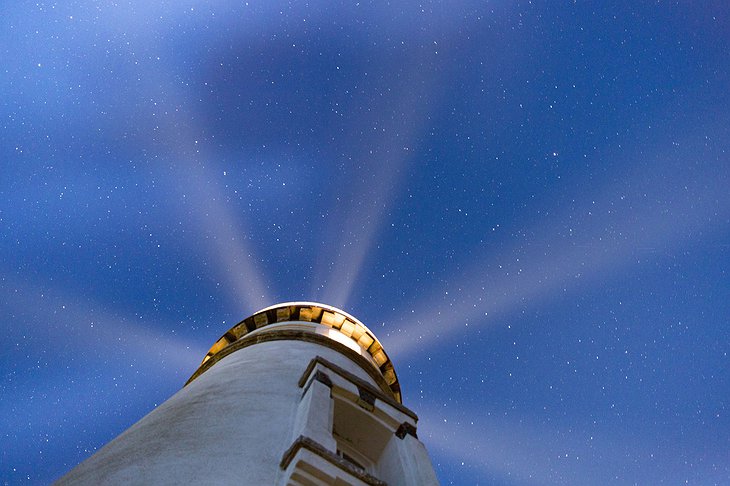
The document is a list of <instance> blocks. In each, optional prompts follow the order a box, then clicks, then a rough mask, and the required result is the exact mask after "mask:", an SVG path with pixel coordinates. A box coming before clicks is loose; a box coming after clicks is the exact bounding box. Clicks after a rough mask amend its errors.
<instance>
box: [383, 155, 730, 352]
mask: <svg viewBox="0 0 730 486" xmlns="http://www.w3.org/2000/svg"><path fill="white" fill-rule="evenodd" d="M683 145H684V146H686V147H688V148H687V150H686V151H685V152H683V153H669V154H664V156H663V157H662V156H661V155H660V156H657V159H658V160H663V161H665V163H664V164H663V166H664V167H666V168H667V170H666V171H665V172H664V173H662V174H661V177H659V176H658V175H657V174H656V173H655V171H646V172H640V171H635V172H634V173H632V174H630V176H629V177H627V178H626V179H625V180H624V181H622V182H621V183H619V184H615V185H609V186H608V187H606V188H605V189H604V190H603V191H602V192H601V193H599V194H598V195H591V194H589V195H586V196H584V197H579V198H577V199H582V200H583V202H582V205H579V206H577V207H579V208H580V211H578V212H577V213H576V212H571V213H569V214H566V215H563V216H562V217H560V218H557V219H554V220H550V221H547V222H546V223H545V224H544V225H543V226H541V227H539V228H535V229H534V231H527V232H526V233H528V234H534V235H535V236H534V237H531V238H530V240H529V241H528V242H526V243H525V244H524V245H522V246H520V247H515V248H512V249H510V250H509V251H507V252H504V253H503V254H501V255H500V256H494V255H487V256H483V257H481V258H476V259H475V261H474V262H473V263H472V264H471V265H470V266H469V269H468V270H467V271H465V272H464V274H463V275H461V276H460V277H459V278H458V279H455V281H454V282H452V283H450V284H449V285H448V286H447V287H446V288H444V289H441V290H440V291H439V292H438V293H436V294H434V295H430V296H429V298H428V299H426V300H424V301H422V303H421V304H419V305H416V306H415V307H414V311H413V312H411V313H402V312H401V314H400V315H401V316H403V315H408V316H409V317H408V318H407V322H405V323H403V325H402V326H401V327H400V328H398V329H396V330H394V331H393V332H391V333H390V334H389V335H386V336H385V337H384V339H383V341H384V344H385V345H386V346H387V348H388V349H389V351H390V352H391V353H395V354H396V355H398V356H401V357H403V356H409V355H412V354H413V353H415V352H417V351H418V350H421V349H423V348H424V347H425V346H431V345H434V344H436V343H437V342H440V341H443V340H444V339H447V338H450V337H453V336H454V335H457V334H459V333H463V332H465V330H466V329H468V328H466V327H465V326H471V327H472V328H473V326H474V325H484V324H486V323H488V322H493V320H494V318H495V317H497V316H499V315H503V314H508V313H510V312H513V311H514V310H515V309H517V308H520V307H522V306H524V305H526V304H535V303H537V302H539V301H544V300H546V299H550V298H554V297H555V296H556V295H559V294H560V293H562V292H566V291H567V290H568V288H570V287H574V286H575V285H586V284H588V283H591V282H592V281H595V280H600V279H602V278H605V277H606V276H608V275H611V274H615V272H617V271H618V270H619V269H624V268H626V267H627V266H631V265H636V264H638V263H642V261H646V260H649V259H651V258H653V255H655V254H663V253H666V252H670V251H675V250H676V249H677V248H678V247H681V246H682V245H687V244H690V243H691V242H692V241H693V240H698V239H701V238H703V237H704V236H705V235H706V234H707V233H712V232H713V231H715V230H716V229H717V228H720V227H722V225H723V224H726V222H727V219H728V216H729V215H730V192H728V190H727V188H728V187H730V171H728V170H727V169H725V168H724V167H725V166H724V165H723V164H724V163H725V162H722V163H721V164H720V165H716V164H714V163H712V162H710V163H707V164H704V165H703V164H699V163H688V162H687V160H688V159H689V160H692V159H694V160H697V155H696V154H695V153H693V150H694V149H693V148H692V147H693V144H691V143H687V144H683ZM695 145H696V144H695ZM695 149H696V150H699V149H698V148H697V147H695ZM555 228H565V229H566V232H567V234H565V235H559V236H556V235H555V231H556V230H555ZM403 320H404V318H402V317H400V318H397V319H393V320H392V321H391V322H394V323H395V322H399V321H401V322H402V321H403ZM386 322H387V321H386Z"/></svg>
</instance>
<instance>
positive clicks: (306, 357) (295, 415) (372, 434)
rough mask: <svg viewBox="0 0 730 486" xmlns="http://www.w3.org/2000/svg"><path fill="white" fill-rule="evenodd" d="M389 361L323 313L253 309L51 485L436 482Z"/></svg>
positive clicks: (360, 329)
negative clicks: (165, 396)
mask: <svg viewBox="0 0 730 486" xmlns="http://www.w3.org/2000/svg"><path fill="white" fill-rule="evenodd" d="M417 420H418V418H417V416H416V414H415V413H414V412H413V411H411V410H410V409H409V408H407V407H405V406H404V405H403V403H402V402H401V391H400V384H399V383H398V377H397V375H396V373H395V369H394V367H393V363H392V362H391V360H390V357H389V356H388V354H387V353H386V352H385V350H384V349H383V347H382V345H381V344H380V341H378V339H377V338H376V337H375V335H374V334H373V333H372V332H371V331H370V330H369V329H368V328H367V327H366V326H365V325H364V324H363V323H362V322H360V321H359V320H358V319H356V318H355V317H353V316H351V315H349V314H347V313H346V312H344V311H342V310H340V309H337V308H335V307H332V306H328V305H324V304H319V303H313V302H288V303H283V304H278V305H274V306H271V307H268V308H266V309H262V310H260V311H258V312H256V313H255V314H253V315H252V316H250V317H248V318H246V319H244V320H243V321H241V322H240V323H238V324H236V325H235V326H233V327H232V328H231V329H229V330H228V331H227V332H226V333H225V334H224V335H223V336H222V337H221V338H220V339H219V340H218V341H216V342H215V344H214V345H213V346H212V347H211V348H210V350H209V351H208V353H207V354H206V356H205V357H204V359H203V361H202V363H201V365H200V367H199V368H198V369H197V370H196V371H195V372H194V373H193V375H192V376H191V377H190V379H189V380H188V381H187V383H186V384H185V385H184V386H183V388H182V389H181V390H180V391H179V392H177V393H176V394H175V395H173V396H172V397H171V398H170V399H169V400H167V401H166V402H165V403H163V404H162V405H160V406H159V407H157V408H156V409H155V410H153V411H152V412H150V413H149V414H148V415H147V416H145V417H144V418H142V419H141V420H140V421H139V422H137V423H136V424H134V425H132V426H131V427H130V428H129V429H127V430H126V431H125V432H123V433H122V434H121V435H120V436H118V437H117V438H115V439H114V440H112V441H111V442H110V443H109V444H107V445H106V446H104V447H103V448H101V449H100V450H99V451H98V452H97V453H96V454H94V455H93V456H92V457H90V458H89V459H87V460H86V461H84V462H82V463H81V464H80V465H78V466H77V467H75V468H74V469H72V470H71V471H70V472H69V473H68V474H66V475H65V476H63V477H62V478H61V479H59V480H58V482H57V484H59V485H67V484H125V485H126V484H188V483H198V484H201V483H207V484H244V485H408V486H411V485H412V486H416V485H418V486H422V485H436V484H438V481H437V479H436V475H435V473H434V470H433V466H432V464H431V461H430V459H429V457H428V453H427V451H426V449H425V447H424V445H423V444H422V443H421V442H420V441H419V439H418V434H417Z"/></svg>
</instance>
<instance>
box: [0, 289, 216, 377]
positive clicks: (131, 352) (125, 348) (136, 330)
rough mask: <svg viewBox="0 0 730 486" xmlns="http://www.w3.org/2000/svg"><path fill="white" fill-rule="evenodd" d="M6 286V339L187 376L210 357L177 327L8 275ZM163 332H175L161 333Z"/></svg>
mask: <svg viewBox="0 0 730 486" xmlns="http://www.w3.org/2000/svg"><path fill="white" fill-rule="evenodd" d="M0 280H1V281H2V287H3V288H4V290H5V291H4V293H5V296H6V299H5V301H4V304H5V306H6V307H7V308H8V310H9V311H10V312H8V314H9V315H12V316H13V318H12V319H13V322H12V329H8V330H6V333H9V332H10V331H11V330H12V333H13V335H14V336H15V335H18V336H22V337H23V338H26V339H28V342H30V343H31V344H32V341H34V340H39V341H40V342H44V343H46V342H49V341H50V342H54V343H56V345H57V349H58V350H64V351H66V352H68V354H69V355H70V356H73V357H81V356H93V354H87V353H88V352H89V351H90V350H96V351H97V353H98V355H97V358H98V359H104V360H106V359H108V358H110V357H113V356H118V357H119V359H122V360H130V361H143V362H145V363H146V364H147V365H149V366H155V367H156V368H157V369H159V370H166V371H169V372H173V373H175V374H177V373H179V372H180V371H181V370H189V371H190V372H191V373H192V371H194V368H195V367H196V366H197V365H198V363H199V362H200V361H201V360H202V358H203V357H204V356H205V353H206V352H207V348H204V347H201V346H200V345H199V344H197V343H195V342H192V341H187V340H186V339H183V338H181V337H178V336H177V335H176V334H175V332H174V329H175V328H176V327H179V326H178V325H177V324H171V323H162V324H160V323H155V324H151V323H150V322H149V320H148V319H144V318H142V317H141V316H139V315H129V313H126V312H120V311H114V310H110V309H108V308H106V307H105V306H103V305H101V304H99V303H95V302H93V301H91V300H90V299H89V298H88V297H82V296H78V295H72V294H69V293H68V292H65V291H63V290H61V289H58V288H44V287H42V286H40V285H31V284H28V283H25V282H19V281H16V280H15V279H13V278H12V277H9V276H7V275H6V276H3V277H2V279H0ZM161 327H162V328H164V329H171V331H161V330H159V329H160V328H161ZM16 338H17V337H16ZM16 346H17V347H19V348H22V347H24V346H25V342H24V341H23V340H20V342H18V343H17V344H16ZM168 366H169V368H168ZM97 369H103V367H101V366H100V367H99V368H97ZM186 372H187V371H184V372H183V374H184V373H186Z"/></svg>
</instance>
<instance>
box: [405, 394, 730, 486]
mask: <svg viewBox="0 0 730 486" xmlns="http://www.w3.org/2000/svg"><path fill="white" fill-rule="evenodd" d="M460 414H461V415H460V416H461V417H469V418H468V419H464V418H460V417H459V416H456V415H453V414H452V413H449V412H446V411H445V410H443V409H442V410H439V409H437V408H429V407H425V408H424V407H419V416H420V419H421V420H420V422H421V425H420V427H419V431H418V432H419V436H420V437H421V440H423V441H424V443H425V444H426V446H427V447H428V449H429V451H431V454H432V456H434V457H435V458H436V459H438V458H439V456H441V457H443V458H444V459H445V460H446V461H447V462H448V463H449V464H454V465H456V464H463V467H462V468H461V469H466V470H467V471H470V474H469V475H470V477H472V478H473V477H474V476H477V478H480V477H481V478H483V479H484V481H487V482H488V481H495V480H496V481H498V483H499V484H514V485H525V486H527V485H546V484H582V485H586V486H588V485H593V484H596V485H601V484H635V483H636V482H637V481H638V482H639V483H645V484H660V483H663V482H671V481H673V480H676V479H677V478H678V477H691V478H693V479H694V480H696V481H697V482H698V483H701V484H718V483H714V482H713V480H719V481H720V482H722V481H721V479H720V478H722V477H725V475H726V474H727V472H728V469H729V468H730V463H728V461H727V458H726V457H723V454H722V452H720V451H712V450H709V449H710V448H709V447H708V448H707V450H698V449H697V445H696V444H686V443H681V442H679V441H666V440H662V438H660V437H654V438H646V437H645V438H642V439H638V438H637V437H636V435H635V434H632V433H630V432H622V431H620V430H616V429H613V428H611V429H609V428H608V427H605V426H604V427H603V428H601V427H596V426H595V424H588V425H586V426H581V424H573V425H572V426H570V427H563V428H560V427H558V426H547V425H539V424H534V423H529V422H528V421H525V420H523V419H515V418H509V417H503V416H499V415H487V414H485V412H484V411H483V410H463V409H462V410H461V411H460ZM679 458H681V459H684V460H683V461H682V460H678V459H679ZM695 464H702V466H701V467H695Z"/></svg>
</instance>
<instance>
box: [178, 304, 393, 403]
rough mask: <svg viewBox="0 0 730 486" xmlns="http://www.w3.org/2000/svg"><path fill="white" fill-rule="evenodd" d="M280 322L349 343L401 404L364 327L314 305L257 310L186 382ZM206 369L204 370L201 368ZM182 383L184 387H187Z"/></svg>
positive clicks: (384, 358)
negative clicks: (310, 326) (311, 327)
mask: <svg viewBox="0 0 730 486" xmlns="http://www.w3.org/2000/svg"><path fill="white" fill-rule="evenodd" d="M284 322H292V323H296V322H309V323H314V324H319V325H322V326H324V327H326V328H329V329H334V330H336V331H338V332H339V333H340V334H341V335H342V336H344V337H346V338H349V339H351V340H352V341H353V342H354V343H356V344H357V346H359V347H360V349H362V350H363V352H365V353H367V354H368V355H369V356H370V358H371V362H370V364H371V365H372V366H374V367H375V369H377V370H378V371H379V372H380V373H381V374H382V376H383V378H384V379H385V382H386V383H388V385H389V387H390V390H391V392H392V394H393V396H394V397H395V399H396V400H397V401H398V402H400V401H401V393H400V384H399V383H398V377H397V375H396V373H395V368H394V366H393V363H392V361H391V360H390V358H389V357H388V354H387V353H386V352H385V350H384V349H383V346H382V344H381V343H380V341H378V339H377V338H376V337H375V334H373V333H372V331H370V330H369V329H368V328H367V326H365V324H363V323H362V322H360V321H359V320H358V319H357V318H355V317H353V316H351V315H350V314H348V313H346V312H345V311H343V310H340V309H338V308H336V307H332V306H330V305H326V304H320V303H317V302H286V303H281V304H276V305H273V306H271V307H267V308H265V309H261V310H260V311H258V312H256V313H255V314H253V315H251V316H249V317H247V318H246V319H244V320H243V321H241V322H239V323H238V324H236V325H235V326H233V327H232V328H230V329H229V330H228V331H227V332H226V333H225V334H224V335H223V336H221V337H220V338H219V339H218V340H217V341H216V342H215V343H214V344H213V346H211V348H210V349H209V350H208V352H207V353H206V355H205V357H204V358H203V362H202V363H201V364H200V366H199V368H198V370H197V371H196V372H195V373H194V374H193V376H192V377H191V378H190V379H189V380H188V382H187V383H189V382H190V381H192V380H193V379H194V378H195V377H196V376H199V374H200V373H198V371H200V370H201V368H203V366H204V365H205V364H206V363H207V362H208V361H210V360H212V359H214V358H215V357H216V355H218V354H219V353H220V352H221V351H223V350H224V349H225V348H228V347H230V346H231V344H232V343H234V342H237V341H238V340H240V339H243V338H245V337H246V335H247V334H249V333H252V332H254V331H258V330H260V329H262V328H264V327H266V326H269V325H271V324H281V323H284ZM205 369H207V368H205ZM187 383H186V384H187Z"/></svg>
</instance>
